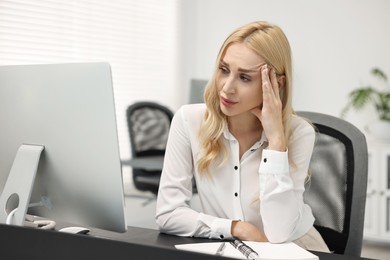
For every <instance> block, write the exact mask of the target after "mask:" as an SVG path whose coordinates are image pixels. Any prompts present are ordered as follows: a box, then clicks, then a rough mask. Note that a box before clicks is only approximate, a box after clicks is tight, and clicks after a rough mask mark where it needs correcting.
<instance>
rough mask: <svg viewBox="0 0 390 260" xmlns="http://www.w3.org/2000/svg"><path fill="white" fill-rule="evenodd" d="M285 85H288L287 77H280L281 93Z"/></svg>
mask: <svg viewBox="0 0 390 260" xmlns="http://www.w3.org/2000/svg"><path fill="white" fill-rule="evenodd" d="M285 85H286V76H285V75H282V76H279V77H278V86H279V91H281V90H282V89H283V88H284V86H285Z"/></svg>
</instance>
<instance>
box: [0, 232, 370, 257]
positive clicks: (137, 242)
mask: <svg viewBox="0 0 390 260" xmlns="http://www.w3.org/2000/svg"><path fill="white" fill-rule="evenodd" d="M102 237H103V238H102ZM209 241H210V240H208V239H197V238H186V237H177V236H171V235H166V234H160V233H159V232H158V231H157V230H153V229H145V228H137V227H129V228H128V231H127V232H125V233H114V232H109V231H103V230H97V229H92V230H91V233H90V235H73V234H66V233H60V232H57V231H46V230H37V229H32V228H24V227H17V226H7V225H1V224H0V258H1V259H23V258H26V259H42V260H45V259H56V260H61V259H66V260H68V259H115V260H116V259H126V260H133V259H135V260H138V259H146V260H149V259H156V260H165V259H167V260H176V259H181V260H182V259H185V260H196V259H203V260H213V259H220V260H221V259H226V260H229V259H230V258H226V257H220V256H214V255H205V254H200V253H195V252H187V251H181V250H176V249H175V248H174V245H176V244H186V243H197V242H209ZM313 253H315V254H316V255H318V256H319V257H320V260H362V259H364V258H359V257H349V256H343V255H335V254H326V253H319V252H313Z"/></svg>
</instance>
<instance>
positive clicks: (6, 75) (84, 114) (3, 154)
mask: <svg viewBox="0 0 390 260" xmlns="http://www.w3.org/2000/svg"><path fill="white" fill-rule="evenodd" d="M0 129H1V130H0V194H2V195H1V200H2V202H4V201H5V202H4V203H5V204H6V205H2V207H3V208H2V209H0V211H1V212H4V211H6V213H7V214H9V211H10V207H11V209H12V207H14V208H15V207H21V204H20V202H21V201H22V198H21V197H23V196H25V194H22V193H25V192H26V193H27V197H29V202H28V205H30V207H28V213H29V214H32V215H37V216H41V217H44V218H48V219H51V220H54V221H56V220H57V221H59V220H60V221H64V222H67V223H72V224H74V225H82V226H86V227H97V228H102V229H106V230H111V231H117V232H124V231H125V230H126V218H125V209H124V193H123V181H122V170H121V163H120V156H119V145H118V133H117V124H116V116H115V106H114V95H113V87H112V78H111V69H110V65H109V64H108V63H74V64H45V65H15V66H0ZM26 145H27V146H30V147H32V146H38V147H43V151H42V152H41V154H40V157H39V156H38V157H39V159H38V164H37V170H36V172H35V176H34V170H33V169H31V168H34V167H31V165H33V163H31V162H29V161H28V159H26V158H24V157H23V156H22V155H21V156H19V157H20V158H21V159H20V160H19V159H18V160H16V159H15V158H16V157H17V156H16V155H17V154H22V152H20V153H19V152H18V150H20V148H21V147H22V146H24V147H25V146H26ZM31 145H32V146H31ZM19 157H18V158H19ZM13 165H14V166H13ZM11 168H13V169H14V168H16V169H19V168H21V169H22V170H19V171H18V170H14V171H16V172H18V173H17V174H14V175H15V176H16V177H15V176H14V177H13V180H12V178H11V176H10V175H12V174H10V172H11ZM24 168H28V169H24ZM31 172H32V173H33V174H32V173H31ZM31 175H33V176H32V177H31ZM30 178H31V179H32V183H31V188H29V187H28V186H29V185H28V184H27V186H26V187H27V188H23V189H22V191H18V189H20V188H19V186H23V185H25V183H24V182H28V180H29V179H30ZM15 180H16V181H15ZM26 180H27V181H26ZM5 187H6V188H7V191H9V190H10V192H8V193H9V194H10V195H9V196H8V195H7V194H5V192H4V190H6V189H5ZM2 191H3V192H2ZM29 191H31V193H29ZM1 192H2V193H1ZM19 193H20V194H19ZM30 195H31V196H30ZM15 197H16V199H15ZM4 203H3V204H4ZM19 210H21V211H22V210H23V209H17V210H16V211H19ZM0 220H1V219H0ZM2 221H3V222H4V219H3V220H2Z"/></svg>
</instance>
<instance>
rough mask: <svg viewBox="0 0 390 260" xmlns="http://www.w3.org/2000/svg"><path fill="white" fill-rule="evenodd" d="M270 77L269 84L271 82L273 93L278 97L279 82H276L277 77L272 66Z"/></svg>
mask: <svg viewBox="0 0 390 260" xmlns="http://www.w3.org/2000/svg"><path fill="white" fill-rule="evenodd" d="M270 78H271V84H272V88H273V92H274V94H275V97H277V98H280V97H279V82H278V78H277V76H276V70H275V69H274V68H271V71H270Z"/></svg>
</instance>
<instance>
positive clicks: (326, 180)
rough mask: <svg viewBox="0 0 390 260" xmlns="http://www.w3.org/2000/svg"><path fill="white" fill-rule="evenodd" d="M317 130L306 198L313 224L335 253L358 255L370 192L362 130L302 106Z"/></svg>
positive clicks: (304, 116)
mask: <svg viewBox="0 0 390 260" xmlns="http://www.w3.org/2000/svg"><path fill="white" fill-rule="evenodd" d="M297 114H298V115H299V116H301V117H303V118H306V119H308V121H310V122H311V123H312V124H313V125H314V126H315V128H316V130H317V132H318V133H317V140H316V144H315V147H314V151H313V156H312V159H311V162H310V167H309V171H310V174H311V178H310V181H308V183H307V187H306V191H305V193H304V200H305V202H306V203H307V204H309V205H310V206H311V208H312V210H313V214H314V216H315V218H316V221H315V223H314V225H315V227H316V228H317V229H318V231H319V232H320V233H321V235H322V236H323V238H324V240H325V242H326V243H327V245H328V247H329V249H330V250H331V251H333V252H334V253H338V254H346V255H354V256H360V254H361V249H362V241H363V226H364V211H365V203H366V191H367V171H368V153H367V143H366V138H365V136H364V134H363V133H362V132H361V131H360V130H359V129H358V128H356V127H355V126H354V125H352V124H351V123H349V122H347V121H345V120H343V119H340V118H337V117H333V116H330V115H326V114H321V113H316V112H305V111H300V112H297Z"/></svg>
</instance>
